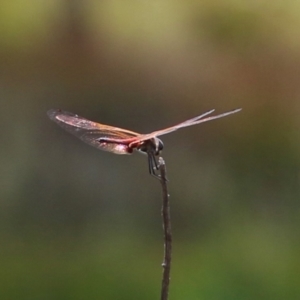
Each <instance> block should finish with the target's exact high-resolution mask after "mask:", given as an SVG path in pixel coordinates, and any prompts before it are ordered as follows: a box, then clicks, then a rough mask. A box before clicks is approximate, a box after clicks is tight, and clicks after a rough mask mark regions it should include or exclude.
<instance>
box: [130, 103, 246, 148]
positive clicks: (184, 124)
mask: <svg viewBox="0 0 300 300" xmlns="http://www.w3.org/2000/svg"><path fill="white" fill-rule="evenodd" d="M240 110H241V108H238V109H234V110H231V111H229V112H226V113H223V114H220V115H216V116H210V117H207V118H204V119H203V117H205V116H207V115H209V114H211V113H212V112H214V109H213V110H210V111H208V112H206V113H204V114H202V115H199V116H197V117H195V118H192V119H189V120H187V121H184V122H181V123H179V124H177V125H174V126H171V127H168V128H165V129H162V130H157V131H154V132H151V133H149V134H144V135H140V136H137V138H136V139H137V140H138V141H140V142H141V141H145V140H149V139H152V138H154V137H157V136H161V135H165V134H167V133H170V132H173V131H176V130H178V129H180V128H184V127H188V126H193V125H197V124H200V123H204V122H208V121H212V120H215V119H219V118H223V117H225V116H228V115H231V114H234V113H237V112H239V111H240Z"/></svg>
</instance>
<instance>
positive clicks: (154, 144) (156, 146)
mask: <svg viewBox="0 0 300 300" xmlns="http://www.w3.org/2000/svg"><path fill="white" fill-rule="evenodd" d="M163 147H164V144H163V142H162V141H161V140H160V139H158V138H152V139H150V140H146V141H144V142H143V143H142V144H141V145H140V146H138V150H139V151H142V152H144V153H152V155H153V154H154V155H155V156H157V155H159V154H160V152H161V150H162V149H163Z"/></svg>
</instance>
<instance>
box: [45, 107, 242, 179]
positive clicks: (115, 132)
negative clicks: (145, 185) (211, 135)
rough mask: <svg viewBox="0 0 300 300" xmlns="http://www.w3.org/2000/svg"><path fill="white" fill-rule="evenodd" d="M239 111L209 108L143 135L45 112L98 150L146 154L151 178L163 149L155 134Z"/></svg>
mask: <svg viewBox="0 0 300 300" xmlns="http://www.w3.org/2000/svg"><path fill="white" fill-rule="evenodd" d="M240 110H241V108H238V109H234V110H231V111H228V112H225V113H222V114H219V115H211V114H212V113H213V112H214V111H215V110H214V109H212V110H210V111H207V112H205V113H203V114H201V115H199V116H197V117H194V118H192V119H189V120H186V121H184V122H181V123H179V124H177V125H174V126H170V127H167V128H164V129H160V130H157V131H153V132H151V133H146V134H141V133H137V132H134V131H130V130H127V129H123V128H119V127H114V126H110V125H104V124H101V123H97V122H93V121H90V120H88V119H85V118H83V117H80V116H78V115H76V114H73V113H70V112H67V111H63V110H60V109H51V110H49V111H48V112H47V114H48V116H49V118H50V119H51V120H52V121H54V122H55V123H57V124H58V125H59V126H60V127H62V128H63V129H65V130H66V131H68V132H70V133H71V134H73V135H75V136H76V137H78V138H79V139H81V140H82V141H84V142H85V143H87V144H89V145H91V146H94V147H96V148H97V149H100V150H104V151H108V152H112V153H115V154H132V153H133V151H134V150H137V151H138V152H140V153H144V154H147V157H148V167H149V173H150V174H151V175H153V176H154V177H159V175H158V174H157V171H158V170H159V164H158V160H157V157H158V156H159V155H160V153H161V151H162V150H163V147H164V144H163V142H162V141H161V139H159V138H158V136H162V135H165V134H168V133H171V132H173V131H176V130H178V129H181V128H184V127H189V126H194V125H197V124H200V123H204V122H208V121H212V120H215V119H219V118H223V117H226V116H228V115H231V114H234V113H237V112H239V111H240ZM209 115H210V116H209Z"/></svg>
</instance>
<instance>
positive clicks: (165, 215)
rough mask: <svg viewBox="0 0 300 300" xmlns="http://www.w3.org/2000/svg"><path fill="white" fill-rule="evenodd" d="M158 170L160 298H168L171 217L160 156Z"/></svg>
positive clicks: (164, 169)
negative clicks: (161, 234)
mask: <svg viewBox="0 0 300 300" xmlns="http://www.w3.org/2000/svg"><path fill="white" fill-rule="evenodd" d="M158 162H159V171H160V183H161V187H162V197H163V204H162V209H161V214H162V219H163V231H164V260H163V263H162V267H163V278H162V286H161V298H160V299H161V300H168V296H169V285H170V271H171V255H172V231H171V217H170V202H169V193H168V187H167V182H168V180H167V174H166V164H165V161H164V159H163V158H162V157H160V158H159V160H158Z"/></svg>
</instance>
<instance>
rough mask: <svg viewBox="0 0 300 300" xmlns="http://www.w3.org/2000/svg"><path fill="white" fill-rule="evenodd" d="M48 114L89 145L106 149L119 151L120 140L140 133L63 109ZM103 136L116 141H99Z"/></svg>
mask: <svg viewBox="0 0 300 300" xmlns="http://www.w3.org/2000/svg"><path fill="white" fill-rule="evenodd" d="M47 114H48V116H49V118H50V119H51V120H52V121H54V122H55V123H57V124H58V125H59V126H60V127H62V128H63V129H65V130H66V131H68V132H70V133H71V134H73V135H75V136H77V137H78V138H79V139H81V140H82V141H84V142H86V143H88V144H89V145H91V146H94V147H96V148H98V149H101V150H105V151H110V152H115V153H117V152H116V151H117V150H118V151H119V149H120V150H122V149H121V147H122V146H120V145H118V142H120V141H126V140H128V139H129V140H132V138H134V137H136V136H138V135H140V134H138V133H136V132H133V131H129V130H126V129H122V128H118V127H113V126H109V125H104V124H100V123H96V122H93V121H90V120H87V119H85V118H82V117H80V116H78V115H75V114H73V113H70V112H66V111H62V110H57V109H51V110H49V111H48V112H47ZM101 138H108V139H111V140H112V141H113V140H114V139H115V140H116V143H115V144H114V143H105V142H99V139H101ZM117 147H119V148H117ZM124 150H125V149H124ZM119 154H122V153H119Z"/></svg>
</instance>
